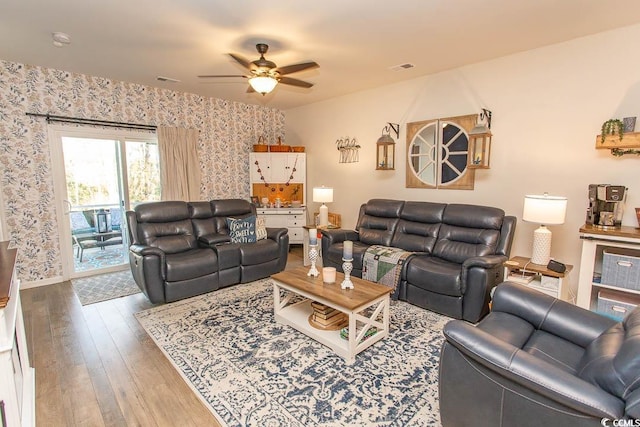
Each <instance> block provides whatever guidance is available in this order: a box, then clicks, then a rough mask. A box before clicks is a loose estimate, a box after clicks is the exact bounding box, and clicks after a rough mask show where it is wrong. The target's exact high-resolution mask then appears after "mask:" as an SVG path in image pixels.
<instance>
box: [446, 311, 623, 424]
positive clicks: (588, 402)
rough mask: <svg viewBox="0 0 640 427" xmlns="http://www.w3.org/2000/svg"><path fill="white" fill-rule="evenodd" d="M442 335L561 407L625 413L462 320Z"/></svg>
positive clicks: (609, 398) (606, 397)
mask: <svg viewBox="0 0 640 427" xmlns="http://www.w3.org/2000/svg"><path fill="white" fill-rule="evenodd" d="M444 334H445V337H446V339H447V342H448V343H449V344H451V345H452V346H453V347H455V348H456V349H458V350H459V351H460V352H461V353H463V354H464V355H465V356H467V357H469V358H471V359H472V360H473V361H475V362H476V363H478V364H479V365H482V366H484V367H485V368H487V369H489V370H491V371H493V372H495V373H497V374H499V375H501V376H503V377H504V378H506V379H508V380H511V381H514V382H516V383H518V384H520V385H522V386H524V387H526V388H528V389H530V390H533V391H535V392H537V393H538V394H540V395H542V396H544V397H546V398H549V399H552V400H554V401H556V402H558V403H560V404H562V405H566V406H568V407H570V408H573V409H575V410H577V411H580V412H583V413H585V414H589V415H590V416H594V417H611V418H621V417H622V416H623V415H624V413H625V405H624V402H622V401H621V400H620V399H618V398H617V397H615V396H613V395H611V394H609V393H607V392H606V391H604V390H602V389H600V388H598V387H596V386H594V385H593V384H591V383H588V382H586V381H584V380H582V379H581V378H579V377H577V376H575V375H572V374H570V373H568V372H566V371H563V370H562V369H560V368H558V367H556V366H553V365H551V364H549V363H547V362H546V361H544V360H541V359H538V358H536V357H535V356H532V355H531V354H529V353H527V352H525V351H522V350H521V349H519V348H517V347H515V346H513V345H511V344H509V343H506V342H504V341H501V340H500V339H498V338H495V337H494V336H492V335H490V334H488V333H487V332H485V331H482V330H480V329H478V328H476V327H474V326H472V325H470V324H468V323H466V322H464V321H460V320H453V321H451V322H449V323H447V325H445V328H444Z"/></svg>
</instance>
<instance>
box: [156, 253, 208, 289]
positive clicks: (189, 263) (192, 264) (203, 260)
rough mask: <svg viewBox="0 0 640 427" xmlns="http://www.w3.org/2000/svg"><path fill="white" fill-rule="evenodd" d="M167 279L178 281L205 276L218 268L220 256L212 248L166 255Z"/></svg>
mask: <svg viewBox="0 0 640 427" xmlns="http://www.w3.org/2000/svg"><path fill="white" fill-rule="evenodd" d="M166 263H167V281H168V282H178V281H181V280H189V279H193V278H196V277H201V276H205V275H207V274H211V273H214V272H215V271H217V270H218V258H217V257H216V254H215V252H214V251H213V250H212V249H192V250H189V251H185V252H180V253H175V254H169V255H167V256H166Z"/></svg>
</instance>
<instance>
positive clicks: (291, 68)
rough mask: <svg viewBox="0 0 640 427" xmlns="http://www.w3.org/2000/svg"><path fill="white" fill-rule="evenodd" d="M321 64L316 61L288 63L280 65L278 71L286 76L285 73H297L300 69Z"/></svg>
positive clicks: (308, 68)
mask: <svg viewBox="0 0 640 427" xmlns="http://www.w3.org/2000/svg"><path fill="white" fill-rule="evenodd" d="M318 67H319V65H318V64H317V63H316V62H314V61H311V62H304V63H302V64H294V65H287V66H286V67H280V68H278V70H277V71H278V72H279V73H280V75H281V76H284V75H285V74H291V73H297V72H298V71H303V70H310V69H312V68H318Z"/></svg>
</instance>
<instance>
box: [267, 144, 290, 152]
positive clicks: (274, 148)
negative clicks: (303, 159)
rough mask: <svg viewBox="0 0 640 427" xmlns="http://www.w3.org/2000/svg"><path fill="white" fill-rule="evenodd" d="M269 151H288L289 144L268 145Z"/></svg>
mask: <svg viewBox="0 0 640 427" xmlns="http://www.w3.org/2000/svg"><path fill="white" fill-rule="evenodd" d="M269 151H271V152H272V153H288V152H289V151H291V146H290V145H270V146H269Z"/></svg>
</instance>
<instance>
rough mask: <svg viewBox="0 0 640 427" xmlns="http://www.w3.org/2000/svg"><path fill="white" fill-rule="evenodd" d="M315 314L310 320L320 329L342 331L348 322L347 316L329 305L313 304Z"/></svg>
mask: <svg viewBox="0 0 640 427" xmlns="http://www.w3.org/2000/svg"><path fill="white" fill-rule="evenodd" d="M311 307H312V308H313V313H312V314H311V317H310V318H309V321H310V323H311V325H312V326H314V327H318V328H320V329H340V328H341V327H343V326H344V325H345V323H346V322H347V320H348V319H347V316H346V315H345V314H344V313H342V312H340V311H338V310H336V309H335V308H331V307H329V306H327V305H324V304H321V303H319V302H315V301H313V302H312V303H311Z"/></svg>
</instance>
